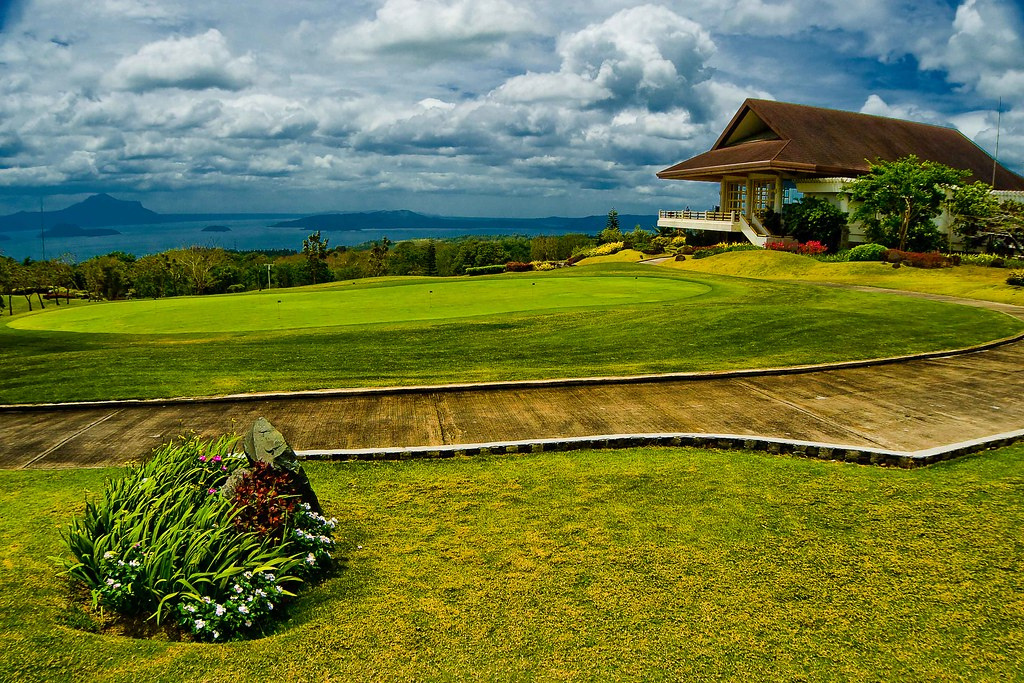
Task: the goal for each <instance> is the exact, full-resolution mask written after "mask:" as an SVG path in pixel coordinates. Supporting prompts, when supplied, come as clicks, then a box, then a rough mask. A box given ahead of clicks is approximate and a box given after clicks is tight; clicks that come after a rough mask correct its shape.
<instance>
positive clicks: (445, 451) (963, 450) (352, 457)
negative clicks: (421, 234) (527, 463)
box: [296, 429, 1024, 469]
mask: <svg viewBox="0 0 1024 683" xmlns="http://www.w3.org/2000/svg"><path fill="white" fill-rule="evenodd" d="M1022 440H1024V429H1021V430H1017V431H1014V432H1004V433H1002V434H995V435H993V436H988V437H983V438H981V439H973V440H971V441H962V442H960V443H955V444H949V445H946V446H938V447H936V448H929V449H925V450H921V451H912V452H906V451H890V450H886V449H882V448H871V447H868V446H849V445H839V444H827V443H820V442H814V441H796V440H793V439H774V438H768V437H761V436H744V435H737V434H697V433H687V432H670V433H657V434H605V435H600V436H581V437H567V438H560V439H528V440H523V441H496V442H491V443H475V444H453V445H445V446H405V447H393V448H356V449H334V450H308V451H297V452H296V455H297V456H298V457H299V459H300V460H304V461H335V462H337V461H342V462H344V461H378V462H379V461H399V460H421V459H438V458H455V457H471V456H476V455H497V454H505V453H541V452H553V451H578V450H589V449H618V448H636V447H644V446H662V447H692V448H717V449H723V450H746V451H763V452H768V453H776V454H785V455H793V456H796V457H802V458H814V459H818V460H830V461H839V462H848V463H855V464H859V465H878V466H882V467H899V468H904V469H910V468H914V467H923V466H926V465H932V464H934V463H937V462H941V461H943V460H951V459H953V458H958V457H961V456H964V455H969V454H971V453H977V452H980V451H986V450H991V449H994V448H1002V447H1003V446H1009V445H1010V444H1013V443H1017V442H1018V441H1022Z"/></svg>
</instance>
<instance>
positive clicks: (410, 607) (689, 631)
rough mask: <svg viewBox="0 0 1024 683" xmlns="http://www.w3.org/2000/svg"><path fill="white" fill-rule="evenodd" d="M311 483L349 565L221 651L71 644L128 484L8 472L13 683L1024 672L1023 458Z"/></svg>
mask: <svg viewBox="0 0 1024 683" xmlns="http://www.w3.org/2000/svg"><path fill="white" fill-rule="evenodd" d="M307 469H308V472H309V474H310V478H311V480H312V482H313V485H314V487H315V488H316V490H317V492H318V494H319V496H320V499H321V501H322V502H323V503H324V507H325V508H326V510H327V512H328V514H330V515H333V516H336V517H337V518H338V519H339V522H340V524H339V528H338V532H337V535H338V537H339V540H340V548H341V549H340V551H339V552H340V553H341V554H343V555H344V556H346V557H347V560H346V563H345V565H346V566H345V569H343V570H342V571H341V573H340V575H339V576H337V577H335V578H333V579H331V580H329V581H328V582H327V583H325V584H323V585H321V586H320V587H318V588H316V589H315V590H314V591H313V592H311V593H308V594H306V595H305V597H304V598H303V599H302V601H301V602H300V603H299V604H298V605H296V606H295V607H294V608H293V610H292V613H291V620H290V621H289V622H288V623H287V624H286V626H284V627H283V628H282V630H281V631H280V632H278V633H277V634H275V635H273V636H271V637H268V638H265V639H263V640H259V641H253V642H249V643H234V644H225V645H202V644H194V643H181V642H167V641H160V640H146V641H136V640H130V639H126V638H120V637H115V636H108V635H101V634H95V633H90V632H87V631H83V630H81V629H83V628H86V629H87V628H88V627H89V625H90V623H91V618H90V617H89V616H88V615H87V614H85V613H83V612H82V611H81V610H80V609H79V608H78V607H76V603H75V602H74V601H73V600H72V599H71V597H70V592H69V590H68V587H67V584H66V583H65V581H64V580H63V579H62V578H59V577H58V576H57V575H56V570H55V569H54V565H53V564H52V562H51V561H50V560H48V559H47V558H48V556H53V555H59V554H61V553H62V548H61V544H60V540H59V537H58V530H59V529H60V528H61V527H62V526H63V525H65V524H66V523H67V521H68V520H69V518H70V517H71V516H72V515H73V514H76V513H79V512H80V511H81V509H82V505H83V497H84V496H87V495H89V493H90V492H92V493H96V492H98V491H99V490H100V487H101V484H102V481H103V479H104V477H106V476H108V475H110V474H112V473H114V470H79V471H35V472H26V471H2V472H0V487H2V489H3V490H4V496H3V497H2V499H0V518H2V519H3V520H4V524H3V525H2V526H0V564H2V566H3V568H4V571H3V572H2V573H0V679H3V680H19V681H54V680H89V681H137V680H161V681H177V680H182V681H194V680H203V681H230V682H232V683H236V682H239V681H266V680H275V681H277V680H280V681H306V680H336V681H360V680H478V679H482V680H533V679H540V680H566V679H568V680H595V681H608V680H639V679H643V680H725V679H728V680H737V679H748V680H837V681H852V680H857V681H861V680H884V681H897V680H899V681H940V680H958V681H959V680H968V681H993V680H1020V678H1021V676H1022V675H1024V668H1022V662H1024V573H1022V572H1021V557H1024V540H1022V536H1021V534H1020V529H1021V528H1022V526H1024V446H1015V447H1010V448H1006V449H1003V450H1001V451H996V452H991V453H986V454H983V455H979V456H975V457H971V458H965V459H961V460H958V461H954V462H949V463H943V464H939V465H936V466H933V467H929V468H924V469H918V470H912V471H904V470H885V469H879V468H872V467H861V466H853V465H845V464H839V463H828V462H819V461H811V460H801V459H793V458H787V457H772V456H769V455H766V454H749V453H739V452H721V451H697V450H687V449H632V450H624V451H609V452H599V451H597V452H595V451H590V452H574V453H537V454H527V455H519V456H490V457H480V458H473V459H466V460H444V461H411V462H403V463H383V464H381V463H379V464H370V463H346V464H328V463H313V464H310V465H308V467H307Z"/></svg>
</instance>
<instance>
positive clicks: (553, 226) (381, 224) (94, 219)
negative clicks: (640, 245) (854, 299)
mask: <svg viewBox="0 0 1024 683" xmlns="http://www.w3.org/2000/svg"><path fill="white" fill-rule="evenodd" d="M296 215H297V214H294V213H292V214H268V213H260V214H199V213H195V214H159V213H157V212H156V211H150V210H149V209H147V208H145V207H144V206H142V203H141V202H127V201H122V200H120V199H115V198H114V197H111V196H110V195H108V194H97V195H93V196H92V197H89V198H88V199H86V200H84V201H81V202H79V203H77V204H74V205H72V206H69V207H67V208H66V209H60V210H57V211H45V212H43V214H42V216H41V217H40V214H39V213H33V212H31V211H20V212H18V213H15V214H11V215H8V216H0V233H2V232H5V231H6V232H11V231H15V230H17V231H27V230H36V231H38V230H39V228H40V218H41V220H42V224H43V225H44V226H45V228H46V232H47V234H52V235H54V236H68V237H72V236H77V237H88V236H95V235H99V234H108V235H109V234H116V231H113V232H103V233H99V232H97V231H96V230H95V229H96V228H104V227H109V226H117V225H150V224H155V223H178V222H186V221H210V222H211V223H212V222H214V221H218V220H229V219H230V220H238V219H242V220H245V219H262V218H266V219H269V220H277V219H281V218H293V217H294V216H296ZM606 220H607V216H603V215H602V216H585V217H582V218H565V217H561V216H549V217H547V218H486V217H485V218H465V217H453V216H432V215H427V214H422V213H416V212H415V211H404V210H403V211H366V212H332V213H322V214H316V215H312V216H304V217H301V218H297V219H295V220H283V221H279V222H277V223H274V224H273V225H272V227H275V228H297V229H301V230H323V231H325V232H330V231H335V230H337V231H341V230H351V231H358V230H368V231H369V230H373V231H378V232H379V231H381V230H424V231H427V230H453V231H458V232H461V233H468V232H472V231H476V230H479V231H481V232H486V233H491V234H494V233H498V232H506V233H522V234H538V233H545V232H547V233H551V234H564V233H567V232H582V233H587V234H596V233H598V232H600V231H601V230H602V229H604V226H605V221H606ZM657 222H658V219H657V217H656V216H654V215H650V216H646V215H638V214H619V225H620V227H621V228H622V230H623V231H627V230H632V229H633V226H634V225H639V226H640V227H642V228H644V229H645V230H650V229H653V228H654V226H655V225H656V224H657ZM203 230H204V231H205V232H215V231H218V232H219V231H222V229H221V227H220V226H208V228H204V229H203ZM69 231H70V232H69Z"/></svg>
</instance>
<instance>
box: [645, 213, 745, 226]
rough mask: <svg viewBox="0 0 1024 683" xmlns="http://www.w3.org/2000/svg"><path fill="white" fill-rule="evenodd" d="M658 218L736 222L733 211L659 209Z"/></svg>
mask: <svg viewBox="0 0 1024 683" xmlns="http://www.w3.org/2000/svg"><path fill="white" fill-rule="evenodd" d="M658 218H659V219H661V218H664V219H667V220H677V221H678V220H683V221H722V222H726V223H735V222H736V212H735V211H689V210H686V211H659V212H658Z"/></svg>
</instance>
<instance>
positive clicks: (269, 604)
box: [267, 600, 274, 610]
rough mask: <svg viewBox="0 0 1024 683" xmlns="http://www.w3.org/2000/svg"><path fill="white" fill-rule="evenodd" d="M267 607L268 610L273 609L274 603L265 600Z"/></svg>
mask: <svg viewBox="0 0 1024 683" xmlns="http://www.w3.org/2000/svg"><path fill="white" fill-rule="evenodd" d="M267 609H268V610H273V609H274V603H272V602H270V601H269V600H267Z"/></svg>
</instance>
